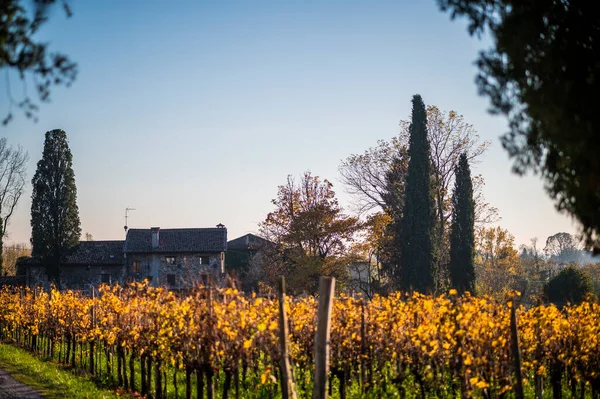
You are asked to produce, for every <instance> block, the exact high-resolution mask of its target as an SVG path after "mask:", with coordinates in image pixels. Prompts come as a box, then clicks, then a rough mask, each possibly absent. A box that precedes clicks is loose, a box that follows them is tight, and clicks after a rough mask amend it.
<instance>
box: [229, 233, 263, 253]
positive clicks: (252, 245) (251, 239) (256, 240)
mask: <svg viewBox="0 0 600 399" xmlns="http://www.w3.org/2000/svg"><path fill="white" fill-rule="evenodd" d="M268 242H269V241H268V240H265V239H264V238H262V237H259V236H257V235H255V234H252V233H249V234H246V235H243V236H241V237H238V238H236V239H234V240H231V241H228V242H227V249H237V250H249V249H258V248H260V247H261V246H263V245H266V244H267V243H268Z"/></svg>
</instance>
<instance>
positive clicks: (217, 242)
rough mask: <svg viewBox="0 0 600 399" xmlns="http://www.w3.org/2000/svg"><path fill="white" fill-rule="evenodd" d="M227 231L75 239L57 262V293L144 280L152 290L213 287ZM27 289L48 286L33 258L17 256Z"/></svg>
mask: <svg viewBox="0 0 600 399" xmlns="http://www.w3.org/2000/svg"><path fill="white" fill-rule="evenodd" d="M226 248H227V229H226V228H225V226H223V225H218V227H216V228H187V229H160V228H159V227H153V228H151V229H130V230H128V231H127V236H126V238H125V240H124V241H81V242H80V243H79V245H78V246H77V247H76V248H74V250H73V252H72V253H71V254H70V255H69V256H67V257H66V259H65V261H64V262H63V263H62V264H61V269H60V273H61V278H60V280H61V289H85V288H86V287H89V285H99V284H102V283H104V284H117V283H118V284H121V285H122V284H126V283H130V282H133V281H142V280H144V279H147V280H148V281H150V283H151V284H152V285H153V286H155V287H156V286H163V287H167V288H169V289H188V288H192V287H193V286H195V285H197V284H199V283H202V284H208V283H214V284H219V283H220V282H221V281H222V279H223V275H224V271H225V251H226ZM17 268H18V270H19V271H20V274H21V275H22V276H25V277H24V278H25V281H26V284H27V286H29V287H33V286H44V287H48V286H49V281H48V277H47V274H46V267H45V265H44V264H42V263H41V262H40V261H39V260H38V259H36V258H32V257H28V258H21V259H19V261H18V263H17Z"/></svg>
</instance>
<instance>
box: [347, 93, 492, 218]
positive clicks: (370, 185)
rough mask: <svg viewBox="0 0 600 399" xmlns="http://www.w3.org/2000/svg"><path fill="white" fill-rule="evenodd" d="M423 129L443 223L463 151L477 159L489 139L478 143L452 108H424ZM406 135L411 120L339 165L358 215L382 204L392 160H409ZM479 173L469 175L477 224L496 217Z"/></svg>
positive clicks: (382, 205)
mask: <svg viewBox="0 0 600 399" xmlns="http://www.w3.org/2000/svg"><path fill="white" fill-rule="evenodd" d="M427 129H428V135H429V141H430V147H431V159H432V162H433V164H434V166H435V168H434V170H435V175H434V179H435V183H436V203H437V215H438V220H439V223H440V224H441V225H442V226H444V227H445V226H447V222H448V220H449V218H450V207H449V204H450V197H451V192H450V188H451V187H452V185H453V184H454V170H455V168H456V165H457V163H458V158H459V156H460V154H461V153H463V152H465V153H467V156H468V160H469V163H470V164H471V165H473V164H477V163H478V162H479V159H480V158H481V155H483V154H484V153H485V151H486V150H487V149H488V147H489V145H490V142H489V141H484V142H482V141H481V140H480V138H479V135H478V134H477V131H476V130H475V129H474V127H473V125H471V124H468V123H467V122H465V120H464V117H463V116H462V115H459V114H458V113H456V112H455V111H450V112H443V111H440V110H439V109H438V108H437V107H436V106H432V105H430V106H429V107H427ZM409 138H410V122H409V121H400V134H399V135H398V137H394V138H392V139H391V140H390V141H386V140H379V141H378V142H377V145H376V146H375V147H371V148H369V149H367V150H366V151H365V152H364V153H363V154H352V155H350V156H349V157H348V158H346V159H345V160H342V163H341V164H340V166H339V172H340V175H341V179H340V180H341V182H342V183H343V184H344V186H345V190H346V192H347V193H348V194H350V195H352V196H353V197H354V201H355V202H354V207H355V209H356V211H357V212H358V213H359V214H363V213H367V212H369V211H372V210H374V209H386V205H387V204H386V201H385V195H386V194H387V193H388V190H387V187H386V183H387V181H386V173H387V172H388V171H389V170H390V167H391V165H392V162H393V161H394V160H395V159H396V160H398V159H402V160H405V162H406V163H408V156H407V153H406V149H407V148H408V140H409ZM484 184H485V183H484V181H483V177H481V175H478V176H474V177H473V189H474V196H475V216H476V223H477V224H478V225H481V224H487V223H493V222H496V221H498V219H499V218H498V210H497V209H496V208H494V207H492V206H490V204H489V203H487V202H486V201H485V198H484V197H483V193H482V188H483V186H484Z"/></svg>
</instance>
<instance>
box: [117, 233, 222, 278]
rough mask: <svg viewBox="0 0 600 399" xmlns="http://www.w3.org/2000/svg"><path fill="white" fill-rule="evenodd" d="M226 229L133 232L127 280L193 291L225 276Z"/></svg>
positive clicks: (129, 238)
mask: <svg viewBox="0 0 600 399" xmlns="http://www.w3.org/2000/svg"><path fill="white" fill-rule="evenodd" d="M226 249H227V229H225V227H217V228H210V229H206V228H204V229H162V230H161V229H160V228H159V227H153V228H151V229H130V230H129V231H128V232H127V238H126V239H125V247H124V252H125V257H126V269H127V276H128V281H142V280H144V279H147V280H149V281H150V282H151V283H152V285H154V286H164V287H168V288H172V289H181V288H191V287H192V286H195V285H197V284H199V283H202V284H207V283H209V282H211V281H212V282H218V281H220V280H221V278H222V276H223V274H224V273H225V251H226Z"/></svg>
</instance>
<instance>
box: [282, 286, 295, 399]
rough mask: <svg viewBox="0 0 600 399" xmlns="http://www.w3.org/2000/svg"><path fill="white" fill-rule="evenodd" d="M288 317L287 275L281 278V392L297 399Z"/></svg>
mask: <svg viewBox="0 0 600 399" xmlns="http://www.w3.org/2000/svg"><path fill="white" fill-rule="evenodd" d="M288 328H289V327H288V319H287V313H286V311H285V277H283V276H281V279H280V280H279V345H280V347H281V361H280V363H279V367H280V368H281V393H282V397H283V399H296V398H297V396H296V387H295V385H294V376H293V374H292V366H291V363H290V354H289V343H288V337H289V331H288Z"/></svg>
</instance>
